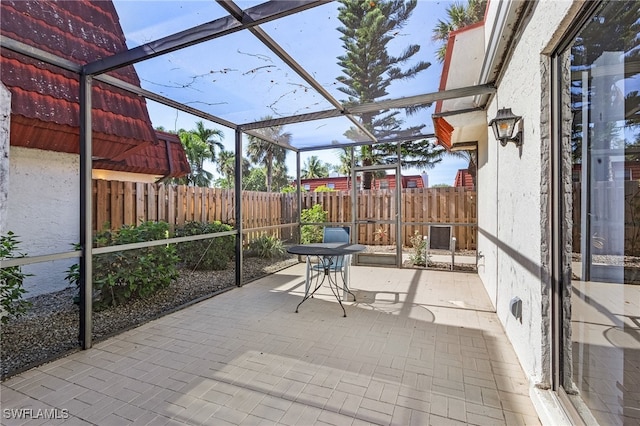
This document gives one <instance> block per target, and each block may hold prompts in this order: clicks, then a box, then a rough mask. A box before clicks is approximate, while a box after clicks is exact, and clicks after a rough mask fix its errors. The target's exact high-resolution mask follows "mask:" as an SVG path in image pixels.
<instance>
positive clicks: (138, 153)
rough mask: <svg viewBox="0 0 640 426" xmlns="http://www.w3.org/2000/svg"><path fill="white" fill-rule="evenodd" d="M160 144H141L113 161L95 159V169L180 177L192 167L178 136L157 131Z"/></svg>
mask: <svg viewBox="0 0 640 426" xmlns="http://www.w3.org/2000/svg"><path fill="white" fill-rule="evenodd" d="M156 136H157V139H158V143H155V144H154V143H147V144H139V145H137V146H135V147H134V148H132V149H130V150H129V151H127V152H126V153H123V154H122V155H121V156H119V157H115V158H111V159H94V160H93V168H94V169H106V170H115V171H122V172H132V173H144V174H150V175H161V176H164V177H180V176H184V175H185V174H186V173H189V171H190V167H189V163H188V161H187V157H186V155H185V152H184V148H183V147H182V142H180V138H178V136H177V135H175V134H171V133H165V132H159V131H156Z"/></svg>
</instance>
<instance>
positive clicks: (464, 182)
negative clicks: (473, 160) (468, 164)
mask: <svg viewBox="0 0 640 426" xmlns="http://www.w3.org/2000/svg"><path fill="white" fill-rule="evenodd" d="M453 187H454V188H459V187H465V188H471V189H473V187H474V185H473V176H471V173H469V169H459V170H458V173H456V178H455V180H454V181H453Z"/></svg>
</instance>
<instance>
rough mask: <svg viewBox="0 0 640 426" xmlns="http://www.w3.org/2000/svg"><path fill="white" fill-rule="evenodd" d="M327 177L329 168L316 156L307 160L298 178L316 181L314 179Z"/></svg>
mask: <svg viewBox="0 0 640 426" xmlns="http://www.w3.org/2000/svg"><path fill="white" fill-rule="evenodd" d="M328 176H329V167H328V166H327V165H326V164H325V163H324V162H322V161H320V158H318V156H317V155H312V156H311V157H309V158H307V161H305V163H304V166H303V167H302V175H301V176H300V177H301V178H303V179H316V178H324V177H328Z"/></svg>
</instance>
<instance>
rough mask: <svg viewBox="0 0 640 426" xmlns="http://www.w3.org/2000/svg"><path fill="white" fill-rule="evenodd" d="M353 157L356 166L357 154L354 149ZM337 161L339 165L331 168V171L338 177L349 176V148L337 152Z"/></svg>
mask: <svg viewBox="0 0 640 426" xmlns="http://www.w3.org/2000/svg"><path fill="white" fill-rule="evenodd" d="M353 155H354V157H355V164H356V166H357V165H358V164H359V163H358V152H357V151H356V150H355V149H354V150H353ZM338 161H340V164H338V165H337V166H333V171H334V172H336V173H338V174H339V175H344V176H351V148H341V149H340V150H339V151H338Z"/></svg>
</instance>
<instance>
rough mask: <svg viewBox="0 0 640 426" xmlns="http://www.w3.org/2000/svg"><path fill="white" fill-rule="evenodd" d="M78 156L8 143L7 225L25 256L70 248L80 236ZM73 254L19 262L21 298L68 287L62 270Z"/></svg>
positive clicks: (74, 260) (75, 260)
mask: <svg viewBox="0 0 640 426" xmlns="http://www.w3.org/2000/svg"><path fill="white" fill-rule="evenodd" d="M79 158H80V157H79V156H78V155H73V154H64V153H59V152H53V151H43V150H37V149H28V148H22V147H14V146H12V147H11V150H10V161H9V163H10V169H9V170H10V180H9V196H8V203H7V204H8V206H7V207H8V209H7V210H8V213H7V230H10V231H13V232H14V233H15V234H16V235H17V236H18V237H19V240H20V241H21V244H20V251H21V252H23V253H26V254H28V255H29V256H35V255H45V254H53V253H60V252H67V251H71V250H73V246H72V245H73V244H74V243H77V242H79V240H80V225H79V220H80V219H79V217H80V215H79V212H80V199H79V194H80V180H79V167H80V162H79V161H80V160H79ZM76 262H77V259H69V260H59V261H54V262H43V263H38V264H34V265H28V266H25V267H23V271H24V272H26V273H30V274H33V276H31V277H29V278H27V280H26V281H25V285H24V287H25V289H26V290H27V291H28V292H29V293H28V294H27V295H26V297H31V296H34V295H37V294H42V293H49V292H52V291H57V290H61V289H63V288H65V287H68V283H67V282H66V281H65V280H64V276H65V275H66V274H65V272H64V271H65V270H66V269H67V268H68V267H69V266H70V265H71V264H73V263H76Z"/></svg>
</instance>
